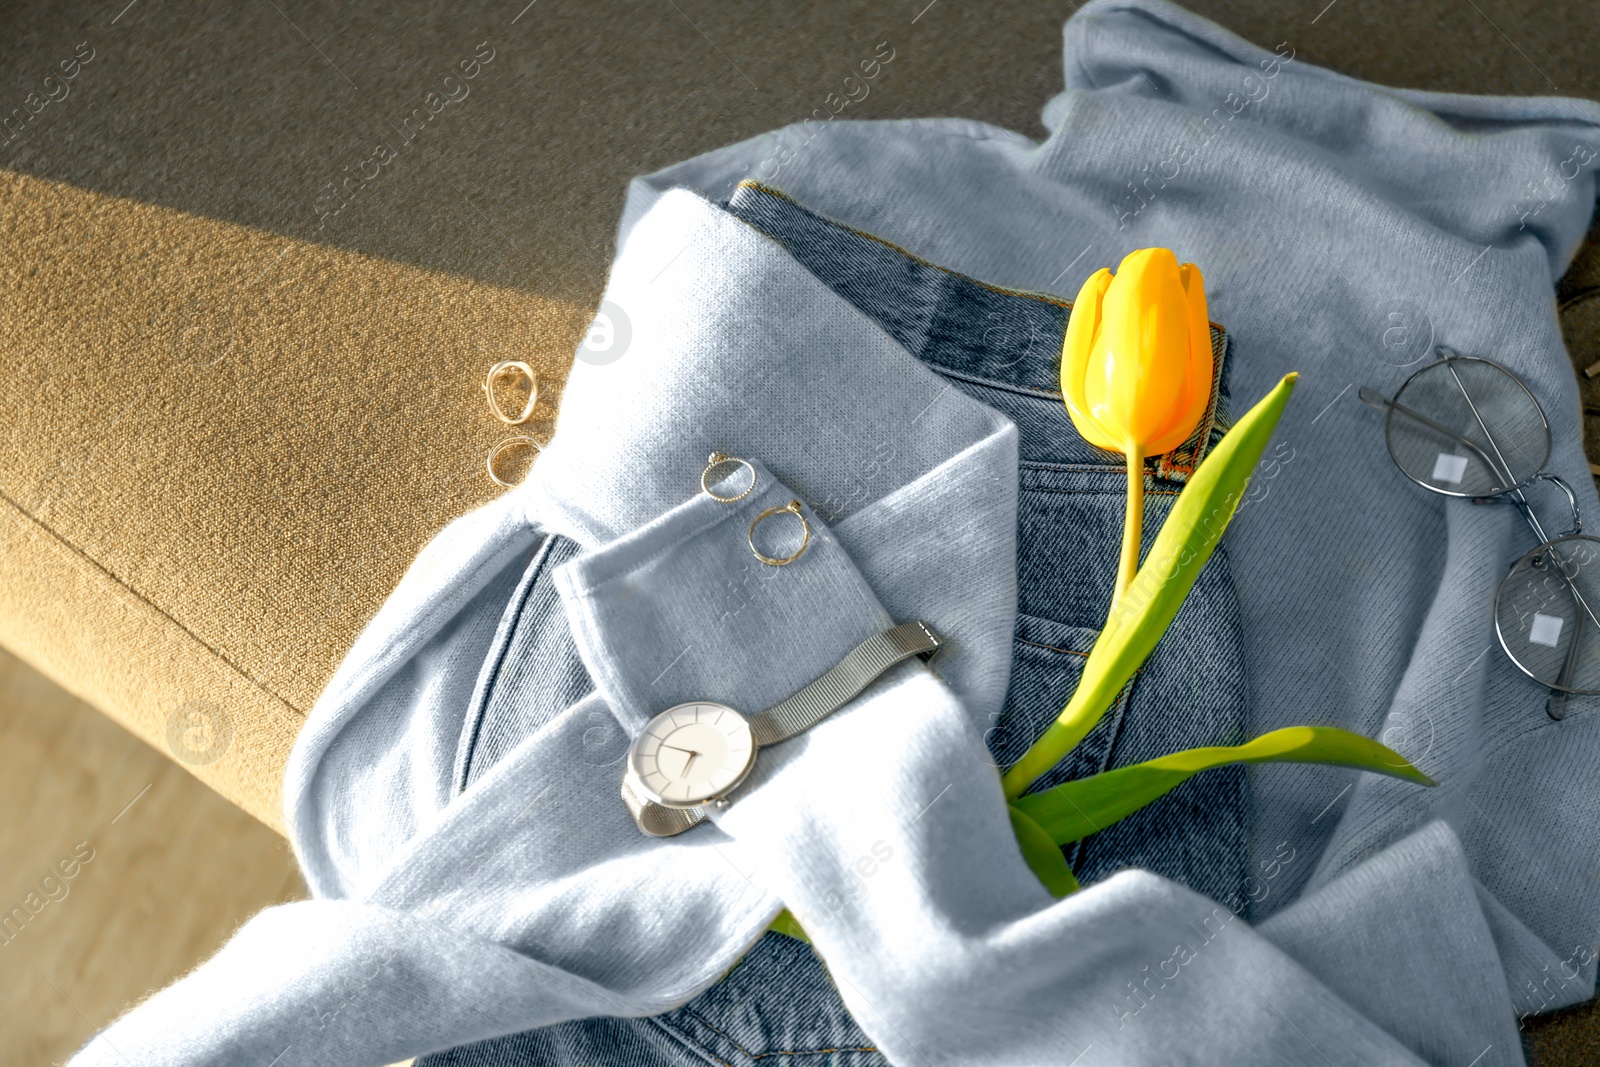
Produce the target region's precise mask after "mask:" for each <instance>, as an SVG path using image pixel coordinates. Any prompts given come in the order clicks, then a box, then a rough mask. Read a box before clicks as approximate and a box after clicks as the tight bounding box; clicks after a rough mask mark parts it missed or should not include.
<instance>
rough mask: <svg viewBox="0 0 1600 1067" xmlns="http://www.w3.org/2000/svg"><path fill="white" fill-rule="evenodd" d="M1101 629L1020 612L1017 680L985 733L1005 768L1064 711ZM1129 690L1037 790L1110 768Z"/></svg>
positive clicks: (1015, 658) (1014, 657)
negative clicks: (1072, 624)
mask: <svg viewBox="0 0 1600 1067" xmlns="http://www.w3.org/2000/svg"><path fill="white" fill-rule="evenodd" d="M1099 634H1100V631H1098V630H1094V629H1090V628H1089V627H1087V626H1071V625H1068V624H1067V623H1062V622H1056V621H1054V620H1052V619H1041V618H1039V617H1038V616H1036V615H1024V614H1022V613H1020V612H1019V613H1018V614H1017V626H1016V632H1015V636H1014V637H1013V638H1012V652H1011V685H1010V687H1009V688H1008V689H1007V690H1006V700H1005V705H1004V706H1003V707H1002V708H1001V710H1000V712H999V714H998V715H997V716H995V719H994V724H993V725H992V726H990V727H989V729H988V731H987V732H986V733H985V734H984V741H985V742H986V743H987V744H988V746H989V754H990V755H991V756H993V757H994V761H995V763H996V764H997V765H998V766H1000V767H1001V768H1002V769H1004V768H1006V767H1009V766H1011V765H1012V764H1013V763H1015V762H1017V760H1019V759H1021V758H1022V755H1023V753H1025V752H1026V751H1027V750H1028V746H1029V745H1031V744H1033V742H1034V741H1036V740H1037V739H1038V738H1039V735H1040V734H1042V733H1044V731H1045V729H1046V728H1047V727H1048V726H1049V725H1050V723H1051V722H1053V721H1054V720H1055V718H1056V716H1058V715H1060V714H1061V709H1062V708H1064V707H1066V704H1067V701H1068V700H1069V699H1070V698H1071V697H1072V694H1073V691H1074V690H1076V689H1077V687H1078V681H1079V679H1081V678H1082V677H1083V665H1084V663H1085V662H1086V661H1087V660H1088V658H1089V651H1090V649H1092V648H1094V643H1095V640H1096V638H1098V637H1099ZM1135 681H1137V679H1135ZM1131 688H1132V687H1131V686H1130V687H1129V689H1131ZM1128 695H1129V693H1128V689H1125V690H1124V691H1123V693H1122V694H1121V695H1120V696H1119V697H1118V698H1117V701H1116V703H1115V704H1113V705H1112V706H1111V710H1109V711H1108V712H1106V715H1105V717H1104V718H1102V719H1101V720H1100V722H1099V723H1097V724H1096V725H1095V728H1094V729H1093V730H1091V731H1090V732H1089V736H1087V737H1085V738H1084V739H1083V740H1082V741H1081V742H1080V743H1079V744H1078V746H1077V747H1076V748H1074V749H1073V750H1072V751H1071V752H1070V753H1068V754H1067V757H1066V758H1065V759H1064V760H1062V761H1061V762H1060V763H1059V764H1057V765H1056V766H1055V767H1054V768H1052V769H1051V771H1050V772H1049V773H1048V774H1046V775H1045V776H1044V777H1043V778H1041V779H1039V781H1038V783H1037V785H1036V786H1035V787H1034V790H1033V791H1034V792H1037V791H1039V790H1043V789H1048V788H1050V787H1051V786H1054V785H1056V784H1058V783H1060V782H1067V781H1071V780H1073V779H1075V778H1087V777H1088V776H1090V775H1092V774H1099V773H1100V772H1101V771H1103V770H1105V769H1106V766H1107V764H1108V762H1109V760H1110V758H1111V751H1112V747H1113V745H1114V743H1115V741H1116V737H1117V732H1118V729H1119V728H1120V726H1121V723H1122V716H1123V712H1124V711H1125V710H1126V707H1127V703H1128Z"/></svg>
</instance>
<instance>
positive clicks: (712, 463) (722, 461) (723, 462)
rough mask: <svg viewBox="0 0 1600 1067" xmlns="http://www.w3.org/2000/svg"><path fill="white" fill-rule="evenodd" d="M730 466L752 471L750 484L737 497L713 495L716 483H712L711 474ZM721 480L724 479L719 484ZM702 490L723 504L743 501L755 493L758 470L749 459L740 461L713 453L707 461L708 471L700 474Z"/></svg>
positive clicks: (734, 457)
mask: <svg viewBox="0 0 1600 1067" xmlns="http://www.w3.org/2000/svg"><path fill="white" fill-rule="evenodd" d="M729 464H737V465H739V466H743V467H746V468H748V469H749V471H750V484H749V485H747V486H745V487H744V492H742V493H740V494H739V495H737V496H721V495H719V494H717V493H713V492H712V491H711V486H712V485H713V484H715V483H713V482H712V481H711V472H712V471H714V470H716V469H717V468H718V467H726V466H728V465H729ZM721 480H722V479H720V478H719V479H717V481H719V482H720V481H721ZM700 488H701V489H704V490H705V491H706V495H707V496H709V497H710V498H711V499H712V500H716V501H719V502H720V503H723V504H731V503H733V502H734V501H735V500H743V499H744V498H745V497H747V496H749V495H750V494H751V493H753V492H755V488H756V469H755V467H753V466H751V465H750V461H749V460H747V459H740V458H739V457H738V456H725V455H723V454H722V453H721V452H713V453H711V458H710V459H709V460H707V461H706V469H705V470H703V471H701V472H700Z"/></svg>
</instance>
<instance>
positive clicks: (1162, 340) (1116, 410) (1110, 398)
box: [1061, 248, 1212, 602]
mask: <svg viewBox="0 0 1600 1067" xmlns="http://www.w3.org/2000/svg"><path fill="white" fill-rule="evenodd" d="M1211 371H1212V366H1211V327H1210V323H1209V319H1208V316H1207V314H1206V292H1205V280H1204V279H1203V278H1202V277H1201V275H1200V268H1199V267H1197V266H1195V265H1194V264H1193V263H1185V264H1183V265H1182V266H1179V264H1178V257H1177V256H1175V255H1173V254H1172V250H1171V249H1167V248H1141V249H1139V250H1138V251H1136V252H1130V253H1129V254H1128V255H1127V256H1125V257H1124V258H1123V260H1122V263H1121V265H1120V266H1118V268H1117V273H1116V274H1115V275H1113V274H1112V273H1111V271H1110V270H1109V269H1107V268H1104V267H1102V268H1101V269H1100V270H1098V271H1096V272H1095V273H1094V274H1092V275H1090V277H1089V280H1088V281H1086V282H1084V283H1083V288H1082V289H1080V290H1078V299H1077V300H1076V301H1075V302H1074V303H1073V306H1072V315H1071V317H1070V318H1069V319H1068V320H1067V335H1066V340H1065V342H1064V343H1063V345H1062V351H1061V395H1062V397H1063V398H1064V399H1065V401H1066V405H1067V413H1068V414H1069V415H1071V417H1072V424H1073V425H1074V426H1076V427H1077V429H1078V432H1079V433H1080V434H1082V435H1083V437H1084V439H1085V440H1087V441H1088V442H1089V443H1090V444H1093V445H1097V446H1099V447H1100V448H1104V449H1107V450H1108V451H1112V452H1121V453H1122V454H1123V455H1124V456H1126V457H1127V461H1128V511H1127V525H1126V526H1125V528H1124V531H1123V539H1122V559H1121V562H1120V564H1119V566H1118V568H1117V584H1116V594H1115V595H1116V597H1120V596H1121V595H1122V593H1123V591H1124V590H1126V589H1127V587H1128V585H1129V584H1130V583H1131V582H1132V581H1133V576H1134V574H1135V572H1136V571H1137V570H1138V566H1139V540H1140V535H1141V533H1142V532H1143V527H1144V460H1145V457H1146V456H1159V455H1161V454H1162V453H1165V452H1170V451H1171V450H1172V449H1174V448H1177V447H1178V446H1179V445H1181V444H1182V443H1183V442H1184V441H1186V440H1188V438H1189V436H1190V435H1191V434H1192V433H1194V431H1195V428H1196V427H1197V426H1199V425H1200V419H1201V418H1202V417H1203V416H1204V415H1205V410H1206V405H1207V403H1208V402H1209V400H1210V398H1211ZM1113 602H1115V601H1113Z"/></svg>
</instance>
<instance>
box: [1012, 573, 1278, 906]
mask: <svg viewBox="0 0 1600 1067" xmlns="http://www.w3.org/2000/svg"><path fill="white" fill-rule="evenodd" d="M1214 559H1215V560H1216V570H1215V571H1212V568H1210V567H1208V571H1211V573H1209V574H1208V576H1207V577H1206V578H1205V580H1204V581H1203V582H1202V583H1198V584H1197V586H1196V592H1195V594H1194V595H1193V596H1192V599H1193V603H1192V604H1188V605H1185V607H1184V609H1183V610H1182V611H1181V612H1180V614H1179V618H1178V619H1177V620H1175V622H1174V625H1173V627H1172V629H1171V630H1169V632H1168V635H1167V636H1165V637H1163V638H1162V642H1161V644H1160V645H1158V646H1157V649H1156V651H1155V652H1154V653H1153V654H1152V655H1151V657H1150V658H1149V659H1148V660H1147V661H1146V662H1145V664H1144V666H1143V667H1141V668H1140V670H1139V673H1137V674H1136V675H1134V677H1133V679H1132V680H1131V681H1130V682H1129V684H1128V685H1127V686H1125V687H1124V688H1123V690H1122V692H1121V693H1120V694H1118V696H1117V699H1116V701H1115V702H1114V703H1113V704H1112V706H1111V708H1110V709H1109V710H1108V711H1107V712H1106V714H1105V715H1104V717H1102V718H1101V720H1100V722H1099V723H1097V724H1096V725H1095V728H1094V729H1093V730H1091V731H1090V732H1089V734H1088V736H1086V737H1085V738H1084V739H1083V740H1082V741H1081V742H1080V743H1079V744H1078V746H1077V747H1076V748H1074V749H1073V750H1072V752H1070V753H1069V754H1068V755H1067V756H1066V758H1065V759H1063V760H1062V761H1061V762H1060V763H1059V764H1057V765H1056V766H1055V767H1054V768H1052V769H1051V770H1050V772H1049V773H1048V774H1046V775H1044V776H1043V777H1042V778H1040V779H1039V780H1038V782H1037V783H1036V784H1035V785H1034V787H1033V789H1032V790H1031V792H1040V791H1043V790H1045V789H1049V788H1051V787H1053V786H1056V785H1058V784H1060V783H1062V782H1067V781H1075V780H1077V779H1081V778H1087V777H1090V776H1092V775H1096V774H1099V773H1101V772H1102V771H1105V770H1110V769H1114V768H1117V767H1125V766H1128V765H1130V764H1134V763H1140V762H1143V761H1146V760H1150V759H1155V758H1157V757H1159V756H1164V755H1167V754H1169V753H1172V752H1177V751H1180V750H1182V749H1186V748H1193V747H1196V746H1200V745H1219V744H1236V743H1238V742H1239V741H1241V740H1242V737H1241V736H1240V730H1241V724H1242V717H1243V710H1244V702H1245V686H1244V671H1243V664H1242V661H1241V657H1240V649H1239V642H1238V631H1237V617H1236V613H1237V607H1236V605H1235V603H1234V602H1233V600H1232V596H1231V592H1232V591H1231V580H1230V579H1229V576H1228V574H1227V563H1226V558H1225V557H1224V556H1222V555H1221V554H1220V553H1219V554H1218V555H1217V556H1216V557H1214ZM1097 636H1098V631H1096V630H1093V629H1090V628H1088V627H1084V626H1073V625H1068V624H1066V623H1060V622H1055V621H1053V620H1050V619H1041V618H1038V617H1037V616H1033V615H1025V614H1019V615H1018V616H1017V626H1016V635H1015V639H1014V650H1013V655H1012V665H1011V671H1012V673H1011V684H1010V688H1009V689H1008V690H1007V692H1006V700H1005V705H1004V707H1003V709H1002V711H1001V712H1000V714H999V715H998V716H997V718H996V721H995V722H994V724H993V725H992V726H991V727H990V728H989V730H988V732H987V733H986V735H985V738H984V740H985V741H986V742H987V743H988V745H989V750H990V753H991V755H993V756H994V759H995V762H996V764H997V765H999V766H1000V767H1001V768H1005V767H1008V766H1010V765H1011V764H1013V763H1015V762H1016V761H1017V760H1018V759H1020V758H1021V757H1022V755H1023V753H1024V752H1026V751H1027V749H1028V746H1029V745H1031V744H1032V743H1033V742H1034V741H1035V740H1037V739H1038V737H1039V736H1040V735H1041V734H1043V733H1044V731H1045V729H1046V728H1047V727H1048V726H1049V725H1050V723H1051V722H1052V721H1053V720H1054V719H1055V718H1056V716H1058V715H1059V714H1060V713H1061V709H1062V708H1063V707H1065V706H1066V703H1067V701H1068V700H1069V699H1070V698H1071V697H1072V694H1073V692H1074V690H1075V689H1076V688H1077V685H1078V682H1079V680H1080V679H1081V678H1082V676H1083V668H1084V664H1085V662H1086V661H1087V659H1088V654H1089V651H1090V650H1091V649H1092V648H1093V647H1094V642H1095V640H1096V638H1097ZM1247 788H1248V781H1247V779H1246V776H1245V772H1244V769H1243V768H1242V767H1224V768H1219V769H1216V770H1211V771H1206V772H1204V773H1203V774H1200V775H1196V776H1195V777H1194V778H1192V779H1190V780H1189V781H1188V782H1186V783H1184V784H1183V785H1181V786H1179V787H1178V788H1177V789H1174V790H1173V791H1172V792H1171V793H1168V794H1167V795H1166V796H1165V797H1162V798H1161V799H1160V800H1157V801H1156V802H1155V803H1153V804H1150V805H1149V806H1147V807H1145V808H1143V809H1141V810H1139V811H1137V812H1135V813H1134V814H1132V815H1130V816H1128V817H1127V818H1125V819H1123V820H1121V821H1120V822H1117V823H1114V824H1112V825H1110V826H1108V827H1106V828H1105V829H1104V830H1102V831H1100V832H1099V833H1096V834H1092V835H1090V836H1089V837H1087V838H1085V839H1084V840H1082V841H1079V842H1075V843H1073V844H1070V845H1068V846H1066V847H1065V848H1064V849H1063V852H1064V854H1065V856H1066V858H1067V862H1068V863H1069V864H1070V865H1071V866H1072V869H1073V871H1074V873H1075V874H1076V875H1077V876H1078V880H1079V881H1080V882H1081V883H1083V884H1085V885H1088V884H1090V883H1093V882H1097V881H1100V880H1102V879H1104V878H1107V877H1109V876H1111V875H1112V874H1115V873H1116V872H1117V871H1120V870H1123V869H1126V868H1130V867H1138V868H1143V869H1145V870H1149V871H1153V872H1155V873H1157V874H1160V875H1163V876H1165V877H1167V878H1171V879H1172V880H1174V881H1177V882H1181V883H1183V884H1184V885H1187V886H1189V887H1190V888H1191V889H1194V890H1196V891H1197V892H1200V893H1204V894H1205V895H1207V896H1210V897H1212V898H1214V899H1217V900H1222V901H1232V900H1236V899H1238V897H1239V893H1240V890H1241V887H1242V885H1243V877H1244V867H1245V863H1246V859H1247V857H1246V836H1245V826H1244V813H1245V804H1246V802H1247V795H1246V790H1247Z"/></svg>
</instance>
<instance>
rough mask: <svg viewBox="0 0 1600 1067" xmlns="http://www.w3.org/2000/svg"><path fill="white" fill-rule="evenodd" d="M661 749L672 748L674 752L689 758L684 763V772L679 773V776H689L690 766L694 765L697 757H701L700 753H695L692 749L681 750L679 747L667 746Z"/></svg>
mask: <svg viewBox="0 0 1600 1067" xmlns="http://www.w3.org/2000/svg"><path fill="white" fill-rule="evenodd" d="M661 747H662V748H670V749H672V751H674V752H682V753H683V754H684V755H686V756H688V757H689V758H688V759H687V760H685V761H684V763H683V770H681V771H679V772H678V773H679V774H688V773H689V765H690V764H692V763H693V762H694V761H695V757H696V756H698V755H700V753H698V752H696V751H694V749H691V748H679V747H678V746H677V745H666V744H664V745H662V746H661Z"/></svg>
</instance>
